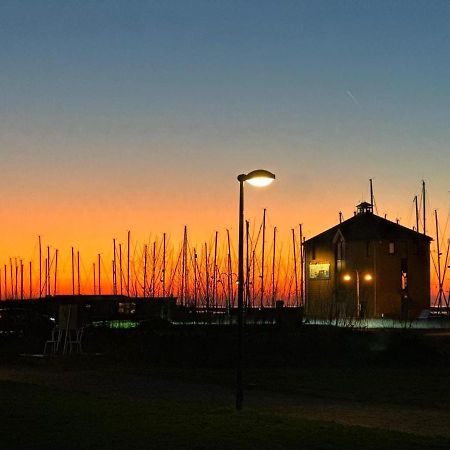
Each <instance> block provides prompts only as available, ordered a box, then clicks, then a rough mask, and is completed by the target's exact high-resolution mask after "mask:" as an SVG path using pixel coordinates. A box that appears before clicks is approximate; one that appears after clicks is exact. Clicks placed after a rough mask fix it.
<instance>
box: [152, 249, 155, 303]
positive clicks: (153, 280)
mask: <svg viewBox="0 0 450 450" xmlns="http://www.w3.org/2000/svg"><path fill="white" fill-rule="evenodd" d="M155 275H156V241H153V255H152V297H155V287H156V286H155Z"/></svg>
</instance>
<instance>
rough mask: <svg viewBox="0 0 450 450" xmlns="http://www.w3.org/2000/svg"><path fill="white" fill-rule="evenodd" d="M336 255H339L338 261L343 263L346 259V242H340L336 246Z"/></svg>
mask: <svg viewBox="0 0 450 450" xmlns="http://www.w3.org/2000/svg"><path fill="white" fill-rule="evenodd" d="M336 247H337V248H336V250H337V251H336V253H337V260H338V261H341V260H343V259H345V258H344V241H338V243H337V246H336Z"/></svg>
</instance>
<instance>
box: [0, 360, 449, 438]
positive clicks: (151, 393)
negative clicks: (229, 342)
mask: <svg viewBox="0 0 450 450" xmlns="http://www.w3.org/2000/svg"><path fill="white" fill-rule="evenodd" d="M0 380H8V381H16V382H21V383H31V384H36V385H41V386H46V387H50V388H57V389H62V390H67V391H71V392H83V393H90V394H93V395H95V396H97V397H107V398H132V399H133V400H137V401H139V400H146V401H152V400H154V401H158V402H161V401H162V402H164V401H165V400H171V401H176V402H179V403H180V404H189V403H196V405H197V406H198V405H200V406H202V405H203V406H204V407H205V409H209V408H217V407H227V406H230V405H233V404H234V392H233V391H232V390H231V389H230V388H228V387H224V386H218V385H213V384H200V383H195V382H185V381H180V380H177V379H173V378H171V379H170V380H169V379H163V378H161V377H159V376H158V377H157V376H152V375H133V374H130V373H121V372H115V371H101V370H76V371H74V370H70V371H52V370H47V369H45V368H22V367H21V368H0ZM245 405H246V406H248V407H250V408H255V409H258V410H261V411H264V410H269V409H270V411H272V412H275V411H276V412H280V413H282V414H283V415H292V416H299V417H303V418H308V419H316V420H322V421H329V422H336V423H340V424H345V425H358V426H364V427H371V428H380V429H385V430H391V431H402V432H407V433H413V434H417V435H424V436H438V435H440V436H443V437H446V438H450V426H449V425H448V424H449V423H450V411H449V410H447V409H445V410H443V409H437V408H419V407H414V406H398V405H392V404H383V405H372V404H370V403H369V404H366V403H360V402H355V401H351V400H336V399H327V398H321V397H312V396H310V395H307V394H295V395H288V394H282V393H276V392H275V393H274V392H267V391H262V390H258V389H255V390H250V391H246V392H245Z"/></svg>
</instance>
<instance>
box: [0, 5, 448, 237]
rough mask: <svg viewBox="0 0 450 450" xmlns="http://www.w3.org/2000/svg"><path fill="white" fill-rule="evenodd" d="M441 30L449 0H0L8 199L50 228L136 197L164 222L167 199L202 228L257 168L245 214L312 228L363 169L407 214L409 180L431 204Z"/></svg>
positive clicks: (437, 181) (394, 208) (350, 199)
mask: <svg viewBox="0 0 450 450" xmlns="http://www.w3.org/2000/svg"><path fill="white" fill-rule="evenodd" d="M449 23H450V3H449V2H447V1H426V2H425V1H412V0H410V1H389V2H384V1H376V2H375V1H271V2H269V1H203V2H199V1H179V2H177V1H142V2H138V1H38V0H35V1H21V2H17V1H6V0H3V1H2V2H1V3H0V40H1V42H2V45H1V46H0V60H1V62H2V63H1V70H0V116H1V118H2V120H1V121H0V157H1V160H2V165H3V168H4V176H3V177H2V180H0V189H1V190H2V192H4V193H5V197H6V200H5V205H6V207H7V208H10V210H11V211H13V212H14V211H15V209H14V208H16V207H17V208H19V207H18V206H16V205H20V208H21V209H23V208H25V207H26V205H27V202H28V201H32V202H34V204H36V203H37V204H38V205H39V210H40V211H47V213H48V214H47V217H52V223H55V220H56V218H55V217H53V216H52V214H56V213H55V211H56V212H57V213H58V214H60V215H64V217H66V220H67V221H70V214H68V213H67V212H66V208H67V205H68V204H70V205H73V207H74V209H75V210H77V208H78V209H79V208H83V207H85V205H86V204H89V202H90V201H91V202H92V205H91V206H92V210H89V211H91V212H92V211H93V210H94V209H95V204H96V203H99V202H100V203H101V204H102V205H103V206H104V208H105V209H108V208H109V210H114V208H116V205H117V204H118V203H119V204H121V203H122V204H123V203H127V205H131V206H127V207H129V208H132V209H133V208H134V211H135V212H136V209H138V206H139V205H140V204H142V202H143V201H145V202H146V203H147V204H152V203H155V204H156V205H158V207H156V206H155V209H154V210H152V214H154V215H157V214H159V215H160V216H161V217H160V219H161V221H163V220H169V218H170V220H171V221H173V220H175V221H176V219H174V217H175V216H174V212H173V211H172V212H171V211H169V209H170V208H171V206H168V207H167V210H164V211H162V210H161V202H162V201H163V200H164V201H165V202H166V203H171V202H172V203H173V205H174V206H173V207H172V208H175V209H176V210H177V211H178V208H181V210H180V211H181V212H182V214H183V220H181V219H180V225H181V223H183V222H189V223H191V224H193V225H195V221H196V220H197V212H196V209H197V208H202V209H203V210H204V211H208V213H207V214H206V217H205V223H208V224H210V225H211V227H214V226H218V225H217V224H219V223H229V222H232V221H234V219H235V214H234V212H235V211H234V209H233V208H234V201H235V196H234V190H235V188H236V186H235V176H236V175H237V174H238V173H240V172H243V171H246V170H252V169H254V168H255V167H256V166H258V167H259V166H264V167H266V168H268V169H271V170H273V171H274V172H276V173H277V175H278V180H277V181H279V186H278V187H277V188H276V189H274V190H273V192H271V193H267V194H264V195H262V196H261V195H260V194H249V195H250V199H249V214H255V215H256V214H258V215H259V212H260V210H261V208H262V207H263V206H268V207H269V208H271V209H272V212H273V220H274V221H276V218H278V220H279V221H280V222H281V223H283V224H288V223H290V222H292V224H293V225H295V224H296V223H298V221H303V222H305V223H308V222H309V223H310V224H311V225H310V227H309V228H307V230H309V232H310V233H314V232H318V231H320V230H321V229H323V228H324V227H326V226H329V225H332V224H333V223H334V222H335V220H336V217H337V211H339V210H341V209H342V210H344V211H345V212H346V214H347V216H348V215H349V214H351V211H352V209H353V206H354V204H355V203H356V202H357V201H359V200H361V199H362V198H363V197H365V196H366V198H367V186H368V179H369V178H371V177H372V178H374V179H375V185H376V194H377V199H378V204H380V205H382V211H380V212H383V213H384V212H387V213H388V215H389V217H392V218H394V217H401V218H402V220H406V217H409V216H410V213H409V212H410V208H411V201H412V197H413V195H414V194H415V193H417V191H418V190H419V189H420V182H421V180H422V178H425V179H426V180H427V182H428V185H429V189H430V202H432V203H431V207H432V208H434V207H437V208H440V209H441V210H442V211H443V214H446V213H447V207H448V188H449V185H450V183H449V175H448V173H449V172H448V168H449V167H450V164H449V163H450V150H449V143H450V132H449V126H448V124H449V123H450V102H449V99H450V83H449V80H450V27H449ZM218 179H220V180H224V181H223V182H221V183H220V184H219V183H217V180H218ZM118 180H120V183H119V182H118ZM174 180H176V181H175V182H174ZM205 187H206V189H205ZM111 193H112V194H113V197H114V201H113V200H111V198H110V196H111ZM44 198H45V200H46V201H44V200H43V199H44ZM192 198H195V199H196V201H195V202H193V201H192ZM216 202H223V203H222V204H226V205H230V207H229V208H228V209H229V211H230V212H229V213H226V214H225V213H224V214H223V215H221V214H219V215H218V214H217V211H216V210H217V203H216ZM49 205H52V206H51V207H50V206H49ZM180 205H182V206H180ZM251 205H253V206H251ZM46 208H47V209H46ZM149 208H151V207H150V206H149ZM252 208H254V210H253V209H252ZM181 212H180V213H181ZM63 213H64V214H63ZM44 216H45V214H44ZM216 216H217V219H214V217H216ZM318 216H320V217H321V219H322V222H320V223H319V222H318V219H317V217H318ZM120 217H122V216H118V215H111V217H110V219H111V221H112V220H114V221H115V222H116V224H117V226H118V227H126V226H129V222H130V221H131V222H132V221H133V220H135V221H136V222H139V221H140V220H142V219H143V217H144V216H140V215H139V212H136V214H135V215H134V216H132V215H131V213H126V214H125V213H124V214H123V217H125V219H123V223H122V222H121V221H120ZM17 220H19V219H17ZM58 220H59V219H58ZM61 220H62V219H61ZM215 220H216V222H215ZM38 223H39V226H40V227H42V228H44V229H45V230H46V231H47V232H48V233H52V232H54V229H53V228H52V226H51V225H49V224H47V222H45V220H44V218H42V219H41V220H39V221H38ZM56 223H57V220H56ZM15 225H16V224H15V222H14V219H12V218H11V219H10V222H9V223H8V224H7V225H6V226H7V227H8V226H9V227H11V229H14V227H15ZM131 225H134V224H133V223H132V224H131ZM407 225H410V224H409V223H407ZM55 226H56V225H55Z"/></svg>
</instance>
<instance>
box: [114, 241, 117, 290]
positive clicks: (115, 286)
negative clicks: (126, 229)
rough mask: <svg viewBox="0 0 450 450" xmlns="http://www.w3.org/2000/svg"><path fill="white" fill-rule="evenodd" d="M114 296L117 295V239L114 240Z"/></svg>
mask: <svg viewBox="0 0 450 450" xmlns="http://www.w3.org/2000/svg"><path fill="white" fill-rule="evenodd" d="M113 294H114V295H117V255H116V240H115V239H113Z"/></svg>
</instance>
